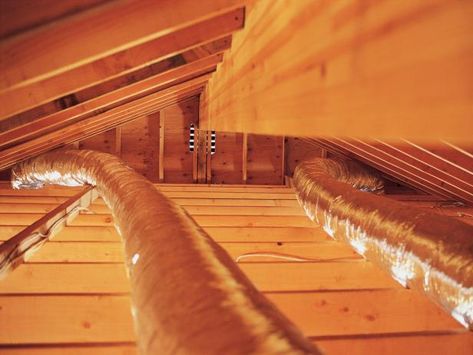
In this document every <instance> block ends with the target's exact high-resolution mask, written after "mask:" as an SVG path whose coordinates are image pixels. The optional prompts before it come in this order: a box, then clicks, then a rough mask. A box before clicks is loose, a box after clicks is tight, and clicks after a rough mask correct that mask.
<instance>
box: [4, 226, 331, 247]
mask: <svg viewBox="0 0 473 355" xmlns="http://www.w3.org/2000/svg"><path fill="white" fill-rule="evenodd" d="M23 228H24V226H2V227H1V228H0V241H5V240H7V239H8V238H10V237H12V236H13V235H15V233H18V232H19V231H21V230H22V229H23ZM204 230H205V231H206V232H207V233H209V234H210V236H211V237H212V238H213V239H214V240H216V241H217V242H233V243H252V242H281V243H282V242H326V241H330V240H331V238H330V237H329V236H328V235H327V234H326V233H325V232H324V231H323V230H322V229H319V228H299V227H280V228H271V227H259V228H252V227H204ZM53 240H54V241H58V242H59V241H61V242H62V241H67V242H74V241H78V242H87V241H91V242H120V241H121V239H120V236H119V235H118V233H117V232H116V230H115V228H114V227H98V226H93V227H89V226H84V227H70V226H68V227H66V228H64V229H63V230H62V231H61V233H59V235H57V236H56V237H54V239H53Z"/></svg>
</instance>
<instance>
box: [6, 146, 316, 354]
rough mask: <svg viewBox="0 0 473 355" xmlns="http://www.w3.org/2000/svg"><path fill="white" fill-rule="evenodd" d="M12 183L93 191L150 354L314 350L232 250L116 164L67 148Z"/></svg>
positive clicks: (141, 341) (23, 168)
mask: <svg viewBox="0 0 473 355" xmlns="http://www.w3.org/2000/svg"><path fill="white" fill-rule="evenodd" d="M12 175H13V185H14V187H16V188H21V187H30V188H31V187H35V188H38V187H41V186H43V185H44V184H60V185H67V186H76V185H82V184H90V185H95V186H96V187H97V190H98V192H99V194H100V195H101V196H102V198H103V199H104V200H105V202H106V203H107V205H108V206H109V207H110V209H111V210H112V213H113V215H114V219H115V223H116V225H117V229H118V231H119V233H120V235H121V236H122V239H123V242H124V245H125V255H126V261H127V267H128V274H129V277H130V281H131V285H132V295H131V296H132V314H133V317H134V321H135V329H136V334H137V337H138V346H139V349H140V351H141V352H142V353H144V354H219V355H220V354H317V353H318V351H317V349H316V348H315V347H314V346H313V345H312V344H311V343H310V342H309V341H308V340H307V339H305V338H304V337H303V335H302V334H301V333H300V332H299V330H298V329H296V328H295V327H294V325H293V324H292V323H290V322H289V321H288V320H287V319H286V318H285V317H284V316H283V315H282V314H281V313H280V312H279V311H278V310H277V309H276V308H275V307H274V306H273V305H272V304H271V303H270V302H269V301H268V300H267V299H266V298H265V297H264V296H263V295H261V294H260V293H259V292H258V291H257V290H256V289H255V287H254V286H253V285H252V284H251V282H250V281H249V280H248V279H247V278H246V277H245V275H244V274H243V273H242V272H241V271H240V269H239V268H238V267H237V266H236V265H235V263H234V262H233V261H232V260H231V258H230V257H229V256H228V254H227V253H226V252H225V251H224V250H223V249H222V248H221V247H220V246H219V245H218V244H216V243H215V242H214V241H213V240H212V239H211V238H210V237H209V236H208V235H207V234H206V233H205V232H204V231H203V230H202V229H201V228H200V227H199V226H198V225H197V224H196V223H195V222H194V220H193V219H192V218H191V217H190V216H189V215H188V214H187V213H186V212H185V211H184V210H183V209H182V208H180V207H179V206H177V205H176V204H175V203H173V202H172V201H170V200H169V199H168V198H166V197H165V196H164V195H163V194H162V193H161V192H159V191H158V190H157V189H156V188H155V187H154V186H153V185H152V184H151V183H150V182H149V181H148V180H146V179H145V178H144V177H142V176H141V175H139V174H138V173H136V172H134V171H133V170H132V169H130V168H128V167H127V166H126V165H124V164H123V163H122V162H121V161H120V160H119V159H118V158H116V157H114V156H112V155H109V154H104V153H98V152H93V151H85V150H82V151H74V150H72V151H65V152H64V151H63V152H53V153H48V154H45V155H42V156H40V157H38V158H34V159H32V160H29V161H26V162H24V163H21V164H19V165H17V166H16V167H15V168H14V169H13V171H12Z"/></svg>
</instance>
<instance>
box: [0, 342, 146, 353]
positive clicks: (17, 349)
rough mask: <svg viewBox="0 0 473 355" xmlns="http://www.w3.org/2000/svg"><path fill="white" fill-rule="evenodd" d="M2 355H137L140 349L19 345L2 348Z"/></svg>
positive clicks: (121, 344) (131, 344)
mask: <svg viewBox="0 0 473 355" xmlns="http://www.w3.org/2000/svg"><path fill="white" fill-rule="evenodd" d="M0 354H10V355H19V354H23V355H45V354H48V355H64V354H71V355H72V354H74V355H89V354H97V355H137V354H138V349H137V347H136V345H135V344H134V343H129V344H126V343H125V344H124V343H123V342H120V343H117V344H114V343H109V344H107V345H104V344H94V343H92V344H87V343H84V344H75V345H71V344H56V345H54V344H42V345H41V346H37V345H36V346H31V345H24V346H21V345H17V346H14V347H5V348H3V349H2V348H0Z"/></svg>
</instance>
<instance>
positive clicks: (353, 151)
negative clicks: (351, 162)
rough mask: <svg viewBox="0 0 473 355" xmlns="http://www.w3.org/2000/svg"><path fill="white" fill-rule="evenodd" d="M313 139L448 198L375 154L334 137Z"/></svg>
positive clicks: (433, 187)
mask: <svg viewBox="0 0 473 355" xmlns="http://www.w3.org/2000/svg"><path fill="white" fill-rule="evenodd" d="M314 140H315V141H317V142H319V143H322V144H323V146H324V147H326V148H327V149H329V150H330V151H331V152H333V151H335V152H337V153H340V154H341V155H343V156H345V157H349V158H354V159H356V160H359V161H361V162H362V163H365V164H366V165H369V166H372V167H373V168H375V169H377V170H379V171H382V172H384V173H386V174H388V175H389V176H392V177H394V178H396V179H398V180H401V181H406V177H405V176H408V177H409V185H410V186H412V187H414V188H415V189H418V190H420V191H422V192H423V193H427V194H433V195H440V196H443V198H444V199H445V198H448V196H445V195H443V194H439V192H438V190H437V189H436V187H435V186H433V185H432V184H431V183H430V182H429V181H428V180H422V181H418V179H416V178H415V176H413V175H412V174H407V173H406V172H403V173H402V174H401V173H400V172H399V171H397V170H396V167H395V166H390V167H387V166H386V165H383V164H382V162H381V161H380V160H379V158H377V157H376V156H375V155H367V154H365V153H364V152H361V151H360V150H359V149H357V148H356V147H355V148H353V147H344V146H343V145H342V143H340V141H338V140H337V141H335V139H333V140H331V141H328V140H322V139H320V138H317V139H314Z"/></svg>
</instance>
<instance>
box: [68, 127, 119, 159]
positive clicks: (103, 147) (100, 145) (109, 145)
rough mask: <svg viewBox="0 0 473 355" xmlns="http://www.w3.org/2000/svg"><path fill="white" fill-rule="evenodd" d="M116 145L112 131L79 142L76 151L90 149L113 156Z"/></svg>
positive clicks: (114, 134)
mask: <svg viewBox="0 0 473 355" xmlns="http://www.w3.org/2000/svg"><path fill="white" fill-rule="evenodd" d="M116 145H117V142H116V133H115V131H114V130H110V131H106V132H103V133H100V134H97V135H96V136H93V137H90V138H88V139H85V140H83V141H81V142H79V147H78V148H77V149H91V150H97V151H100V152H104V153H109V154H114V153H115V151H116Z"/></svg>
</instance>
